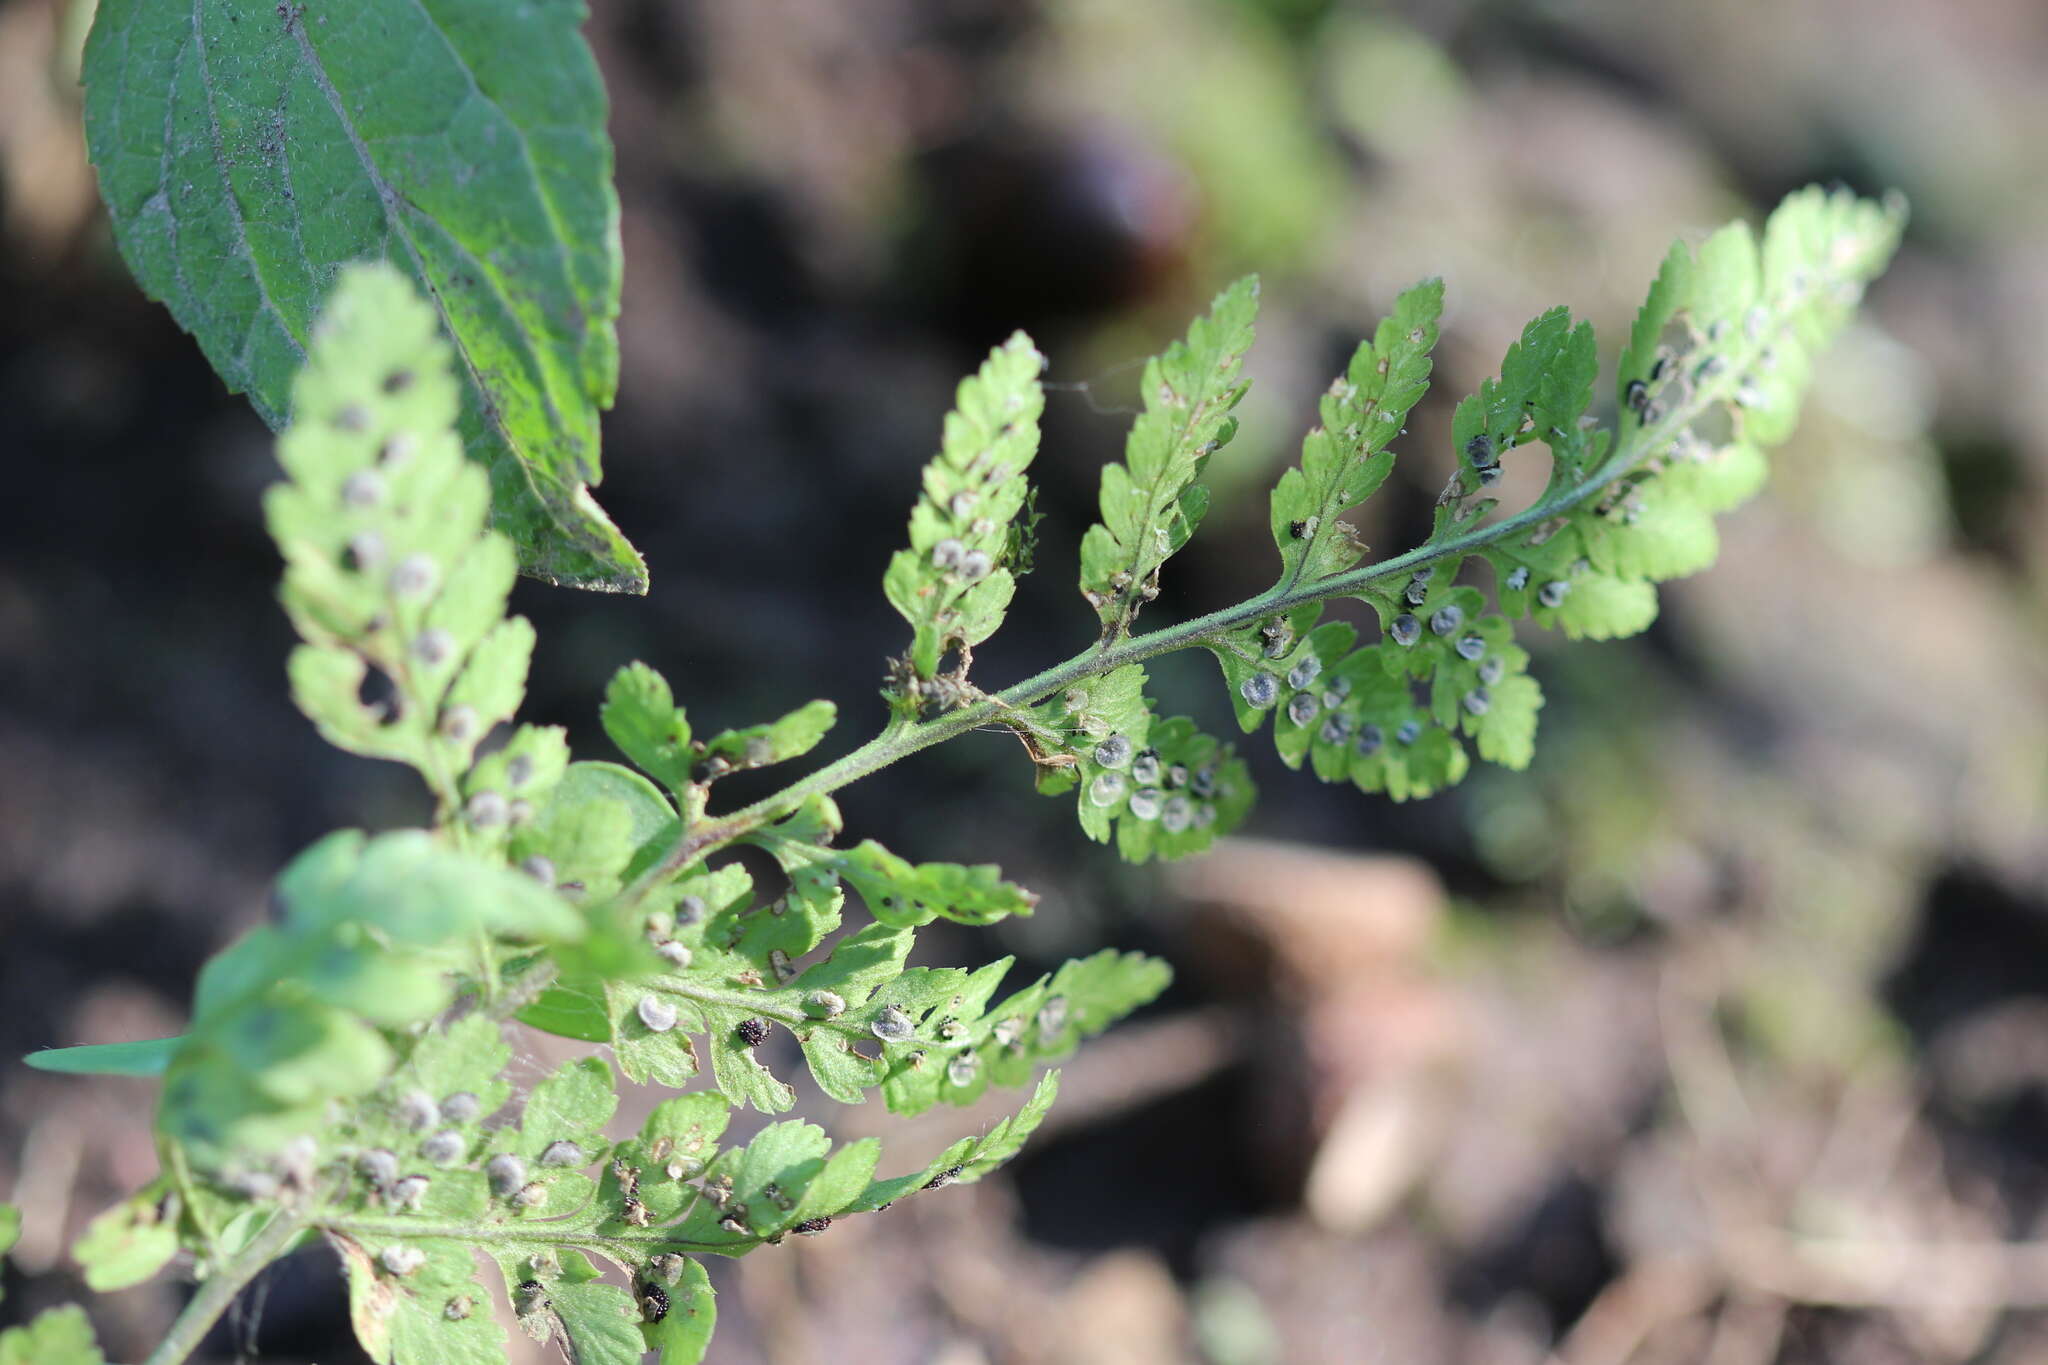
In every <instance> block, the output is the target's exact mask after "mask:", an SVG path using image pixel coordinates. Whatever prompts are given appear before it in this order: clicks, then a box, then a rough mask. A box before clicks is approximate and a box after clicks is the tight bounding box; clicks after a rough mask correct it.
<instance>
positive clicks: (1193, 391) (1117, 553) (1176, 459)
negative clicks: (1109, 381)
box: [1081, 277, 1259, 641]
mask: <svg viewBox="0 0 2048 1365" xmlns="http://www.w3.org/2000/svg"><path fill="white" fill-rule="evenodd" d="M1258 300H1259V284H1258V281H1257V280H1256V279H1254V278H1251V277H1247V278H1245V279H1242V280H1239V281H1238V282H1237V283H1236V284H1234V285H1232V286H1230V288H1228V289H1226V290H1224V291H1223V292H1222V293H1221V294H1218V295H1217V296H1216V301H1215V302H1214V303H1213V304H1212V305H1211V306H1210V310H1209V314H1208V316H1206V317H1203V318H1198V319H1197V320H1196V321H1195V324H1194V326H1193V327H1191V328H1190V329H1189V330H1188V335H1187V339H1186V340H1185V341H1176V342H1175V343H1174V344H1173V345H1171V346H1169V347H1168V348H1167V349H1166V353H1165V354H1164V355H1161V356H1159V357H1157V358H1156V359H1154V360H1151V361H1148V362H1147V363H1146V365H1145V374H1144V378H1143V380H1142V381H1141V383H1140V386H1139V398H1140V401H1141V402H1142V403H1143V405H1144V406H1143V409H1142V411H1141V412H1140V414H1139V416H1138V420H1137V421H1136V422H1135V423H1133V424H1132V426H1131V434H1130V439H1129V440H1128V441H1127V442H1126V443H1125V447H1124V459H1123V463H1121V464H1113V465H1109V466H1107V467H1105V468H1104V469H1103V471H1102V493H1101V497H1100V504H1101V511H1102V520H1101V521H1100V522H1098V523H1096V524H1095V525H1093V526H1091V527H1089V528H1088V531H1087V533H1086V534H1085V535H1084V536H1083V537H1082V538H1081V595H1082V597H1084V598H1086V599H1087V601H1088V604H1089V605H1090V606H1092V607H1094V608H1095V614H1096V615H1097V616H1098V617H1099V618H1100V619H1101V621H1102V638H1103V639H1104V640H1105V641H1108V640H1114V639H1116V638H1118V637H1119V636H1122V635H1125V634H1128V633H1129V631H1130V628H1131V622H1132V621H1133V620H1134V619H1136V617H1137V615H1138V611H1139V609H1140V608H1141V607H1143V606H1144V604H1145V603H1147V602H1149V601H1151V600H1152V599H1153V598H1154V597H1155V596H1157V595H1158V592H1159V567H1160V565H1162V564H1164V563H1165V562H1166V560H1167V559H1168V557H1169V556H1171V555H1172V554H1173V553H1174V552H1175V551H1177V550H1179V549H1180V547H1181V546H1183V545H1185V544H1187V542H1188V538H1189V537H1190V536H1192V535H1193V534H1194V533H1195V528H1196V527H1197V526H1199V525H1200V524H1201V521H1202V515H1203V513H1204V512H1206V511H1207V510H1208V507H1209V490H1208V489H1207V488H1205V487H1203V486H1202V485H1201V484H1199V483H1197V482H1195V480H1196V479H1197V478H1199V477H1200V475H1201V473H1202V466H1203V465H1205V464H1207V463H1208V461H1209V457H1210V456H1211V455H1213V454H1214V453H1215V452H1216V451H1217V450H1219V449H1221V448H1222V447H1223V446H1224V445H1226V444H1228V443H1229V441H1230V438H1231V437H1232V436H1234V435H1236V434H1237V419H1236V418H1234V417H1232V416H1231V415H1230V413H1231V409H1233V408H1235V407H1236V406H1237V403H1238V400H1239V399H1241V398H1243V397H1244V394H1245V388H1246V385H1245V384H1244V382H1243V380H1242V378H1241V376H1242V373H1243V369H1244V356H1245V352H1246V351H1248V350H1250V349H1251V344H1252V319H1253V317H1254V316H1255V315H1256V314H1257V312H1258Z"/></svg>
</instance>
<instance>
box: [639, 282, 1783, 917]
mask: <svg viewBox="0 0 2048 1365" xmlns="http://www.w3.org/2000/svg"><path fill="white" fill-rule="evenodd" d="M1785 326H1786V323H1785V320H1784V319H1783V318H1780V319H1779V320H1778V327H1777V329H1775V331H1782V330H1783V329H1784V327H1785ZM1775 331H1774V332H1772V333H1766V335H1765V336H1764V337H1762V338H1761V339H1759V340H1756V341H1752V342H1751V343H1750V346H1751V350H1752V352H1753V353H1754V352H1760V351H1762V350H1763V349H1765V348H1766V347H1767V346H1768V345H1769V344H1770V342H1771V341H1772V340H1774V339H1775ZM1751 358H1753V355H1752V357H1751ZM1744 368H1745V367H1744V366H1743V365H1741V364H1731V365H1729V366H1727V367H1725V372H1726V375H1728V376H1732V375H1734V374H1738V373H1740V372H1741V371H1742V370H1743V369H1744ZM1734 387H1735V381H1734V379H1733V378H1732V377H1722V378H1719V379H1716V380H1713V381H1710V382H1708V383H1703V384H1700V385H1698V386H1697V387H1696V388H1695V389H1694V390H1693V392H1692V396H1691V398H1690V400H1689V401H1687V402H1684V403H1679V404H1674V405H1673V407H1672V409H1671V411H1669V412H1667V413H1665V414H1664V415H1663V416H1662V417H1661V418H1659V419H1658V420H1657V421H1656V422H1654V423H1651V424H1649V425H1647V426H1643V427H1640V428H1638V429H1637V430H1636V432H1635V433H1634V436H1633V438H1632V439H1630V440H1628V441H1626V442H1624V443H1621V444H1619V445H1618V446H1617V447H1616V449H1615V451H1614V453H1613V454H1611V455H1609V456H1608V457H1607V459H1606V460H1605V461H1603V462H1602V463H1601V464H1600V465H1599V466H1598V467H1597V468H1595V469H1594V470H1593V472H1592V473H1591V474H1589V475H1587V476H1586V477H1585V478H1584V479H1582V480H1581V481H1579V482H1578V483H1575V484H1568V485H1566V486H1565V487H1564V488H1562V489H1560V490H1558V491H1557V492H1556V493H1555V494H1554V495H1553V496H1551V497H1549V498H1546V499H1544V500H1542V501H1541V502H1538V503H1536V504H1534V505H1532V506H1530V507H1527V508H1524V509H1523V510H1522V511H1520V512H1517V513H1514V514H1513V515H1511V516H1507V517H1503V518H1501V519H1500V520H1499V521H1495V522H1489V523H1486V524H1484V525H1481V526H1477V527H1474V528H1473V529H1472V530H1470V531H1467V532H1465V533H1464V534H1462V535H1457V536H1452V537H1450V538H1448V539H1446V540H1442V541H1438V542H1435V543H1430V544H1424V545H1419V546H1417V547H1416V548H1414V549H1412V550H1409V551H1408V552H1406V553H1405V554H1399V555H1395V556H1394V557H1393V558H1391V559H1383V560H1380V561H1378V562H1376V563H1373V564H1366V565H1361V566H1359V567H1357V568H1354V569H1347V570H1345V571H1344V572H1342V573H1336V574H1330V575H1328V576H1326V577H1323V578H1319V579H1315V580H1312V581H1310V582H1307V583H1298V582H1297V583H1290V582H1288V581H1286V580H1285V579H1283V580H1282V581H1281V582H1280V583H1278V584H1276V585H1275V586H1273V587H1272V588H1269V589H1268V590H1267V591H1265V592H1263V593H1261V594H1259V595H1258V596H1257V597H1253V598H1249V599H1247V600H1245V601H1243V602H1239V603H1237V604H1235V605H1234V606H1229V607H1224V608H1222V609H1221V610H1219V611H1213V612H1210V613H1209V614H1208V615H1206V616H1198V617H1196V618H1194V619H1193V620H1190V621H1183V622H1181V623H1180V624H1179V625H1174V626H1167V627H1164V628H1162V629H1160V630H1155V631H1149V632H1147V633H1145V634H1143V635H1134V636H1127V637H1124V638H1123V639H1121V640H1111V641H1105V642H1103V643H1101V644H1099V645H1095V646H1091V647H1090V648H1088V649H1085V650H1083V651H1082V652H1081V653H1079V654H1076V655H1075V656H1074V657H1073V658H1071V659H1068V660H1066V661H1065V662H1064V663H1059V664H1055V665H1053V666H1052V667H1051V668H1048V669H1046V670H1044V671H1043V672H1041V673H1038V674H1035V675H1033V676H1032V677H1029V678H1026V679H1025V680H1024V681H1022V682H1020V683H1017V684H1015V685H1014V686H1012V687H1009V688H1006V689H1005V690H1004V691H1002V692H1000V693H998V694H996V695H994V696H991V697H988V698H987V699H985V700H982V701H978V702H973V703H970V704H969V705H966V706H963V707H960V708H959V709H957V710H953V711H949V712H947V713H946V714H944V715H942V716H936V717H934V718H932V719H931V720H926V721H909V720H902V719H899V720H897V721H894V722H892V723H891V724H890V725H889V726H888V727H887V728H885V729H884V730H883V731H882V733H881V734H879V735H877V736H875V738H873V739H871V740H869V741H868V742H867V743H866V744H863V745H861V746H860V747H859V748H857V749H854V750H853V751H851V752H850V753H847V754H845V755H844V756H842V757H841V758H838V759H836V760H834V761H833V762H831V763H828V764H826V765H825V766H824V767H822V768H820V769H818V770H817V771H816V772H814V773H812V774H810V775H809V776H808V777H804V778H802V779H799V780H798V781H796V782H794V783H792V784H790V785H789V786H788V787H785V788H784V789H782V790H781V791H779V792H776V793H775V794H774V795H772V796H768V797H764V798H763V799H761V800H759V801H756V802H754V803H753V804H752V805H750V806H743V807H741V808H740V809H738V810H735V811H732V812H729V813H728V814H725V815H722V816H717V817H714V818H712V819H709V820H704V821H701V822H699V823H697V824H696V825H694V826H690V827H686V828H685V829H684V830H683V831H682V832H681V833H680V834H679V835H678V836H677V839H676V841H675V843H674V844H673V845H672V846H671V847H670V848H669V850H668V851H667V852H666V853H665V854H664V855H663V856H662V858H661V859H660V860H659V861H658V862H656V863H655V864H653V865H652V866H650V867H649V868H648V869H647V870H646V871H645V872H644V873H642V874H641V875H640V876H639V877H638V878H636V879H635V880H634V881H633V882H632V883H631V884H630V885H628V886H627V887H626V888H625V890H624V891H622V892H621V893H620V897H619V899H620V902H621V903H622V904H625V905H632V904H634V903H637V902H638V901H639V900H640V898H641V897H643V896H645V895H646V894H647V893H648V892H649V891H651V890H653V889H654V888H655V887H656V886H658V885H660V884H661V883H662V882H664V881H666V880H668V879H669V878H671V877H673V876H675V875H676V874H677V873H678V872H681V871H682V870H684V869H685V868H687V867H690V866H691V865H692V864H694V863H695V862H697V860H698V859H700V858H702V857H704V856H705V855H707V854H709V853H712V852H715V851H716V850H718V849H720V848H722V847H724V846H725V845H727V844H729V843H732V842H733V841H734V840H736V839H740V838H743V837H745V836H746V835H747V834H749V833H751V832H753V831H754V830H757V829H760V828H761V827H762V826H764V825H767V824H769V823H771V822H772V821H774V820H777V819H779V818H781V817H782V816H784V815H787V814H788V813H789V812H791V811H793V810H795V809H796V808H797V807H798V806H800V805H802V804H803V802H804V801H805V800H806V799H808V798H810V797H812V796H819V795H823V794H825V793H828V792H833V791H837V790H838V789H839V788H841V787H844V786H847V785H849V784H851V783H853V782H856V781H858V780H859V779H861V778H863V777H866V776H868V775H869V774H870V773H875V772H879V771H880V770H881V769H883V768H886V767H888V766H889V765H890V764H892V763H896V762H898V761H899V760H901V759H905V758H908V757H909V756H910V755H912V754H914V753H917V752H918V751H919V750H921V749H928V748H930V747H931V746H933V745H935V744H939V743H943V742H944V741H946V740H949V739H952V738H954V737H955V736H958V735H961V734H964V733H966V732H967V731H969V730H974V729H978V728H980V727H983V726H987V725H990V724H997V725H1001V724H1005V723H1006V721H1005V713H1006V712H1010V711H1021V710H1022V709H1023V708H1025V707H1029V706H1033V705H1036V704H1037V703H1039V702H1041V701H1044V700H1045V699H1046V698H1048V697H1050V696H1052V695H1053V694H1055V693H1057V692H1061V691H1063V690H1065V689H1066V688H1069V687H1072V686H1074V685H1075V684H1077V683H1081V682H1085V681H1086V680H1088V679H1089V678H1093V677H1097V676H1100V675H1102V674H1105V673H1112V672H1114V671H1115V670H1117V669H1119V668H1122V667H1124V666H1125V665H1126V664H1135V663H1143V662H1144V661H1146V660H1147V659H1155V658H1158V657H1159V656H1160V655H1162V654H1171V653H1174V652H1176V651H1178V650H1183V649H1192V648H1195V647H1197V646H1201V645H1204V644H1207V643H1209V642H1210V641H1212V640H1216V639H1220V638H1222V637H1225V636H1228V635H1230V634H1231V633H1232V632H1234V631H1238V630H1241V629H1243V628H1244V627H1245V626H1248V625H1250V624H1252V623H1254V622H1256V621H1259V620H1262V619H1264V618H1267V617H1270V616H1275V615H1278V614H1280V613H1283V612H1285V611H1287V610H1289V609H1290V608H1293V607H1298V606H1301V605H1303V604H1305V603H1309V602H1320V601H1326V600H1328V599H1330V598H1336V597H1349V596H1353V595H1355V594H1357V593H1360V592H1362V591H1364V590H1365V589H1366V588H1368V587H1371V586H1372V585H1374V584H1376V583H1380V582H1382V581H1384V580H1388V579H1394V580H1397V581H1404V582H1405V581H1406V580H1407V578H1408V577H1410V576H1411V575H1413V574H1414V573H1415V572H1417V571H1418V570H1421V569H1426V568H1429V567H1431V566H1433V565H1436V564H1438V563H1440V562H1442V561H1444V560H1447V559H1462V558H1464V557H1466V556H1469V555H1471V554H1474V553H1476V552H1478V551H1480V550H1483V549H1485V548H1487V547H1488V546H1490V545H1496V544H1499V543H1501V542H1503V541H1510V540H1514V539H1515V538H1517V537H1518V536H1522V535H1527V534H1530V533H1532V532H1534V531H1535V529H1536V528H1537V527H1539V526H1541V525H1542V524H1543V523H1545V522H1547V521H1550V520H1551V519H1553V518H1555V517H1558V516H1561V515H1563V514H1564V513H1566V512H1568V511H1570V510H1571V509H1573V508H1574V507H1577V506H1578V505H1579V504H1581V503H1583V502H1585V501H1587V500H1588V499H1590V498H1594V497H1596V496H1598V495H1600V494H1602V493H1604V492H1606V491H1607V490H1608V489H1610V488H1612V487H1613V486H1614V484H1615V482H1616V481H1617V480H1620V479H1622V478H1625V477H1626V476H1627V475H1629V474H1630V473H1632V472H1633V471H1634V470H1635V469H1636V468H1637V467H1638V466H1640V465H1642V464H1643V463H1644V462H1645V461H1647V460H1648V459H1649V458H1650V457H1651V456H1652V455H1653V454H1655V453H1657V452H1658V451H1661V450H1664V449H1666V448H1668V447H1669V446H1670V445H1671V443H1672V441H1673V440H1674V439H1675V438H1676V436H1677V435H1678V433H1679V432H1681V431H1683V430H1684V429H1685V428H1686V427H1687V426H1688V425H1690V424H1691V423H1692V422H1693V421H1694V420H1696V419H1697V418H1699V417H1700V416H1702V415H1703V414H1704V413H1705V412H1707V411H1708V410H1709V409H1710V408H1712V407H1714V406H1715V405H1716V404H1719V403H1722V402H1726V401H1727V400H1728V399H1729V398H1730V397H1732V395H1733V391H1734Z"/></svg>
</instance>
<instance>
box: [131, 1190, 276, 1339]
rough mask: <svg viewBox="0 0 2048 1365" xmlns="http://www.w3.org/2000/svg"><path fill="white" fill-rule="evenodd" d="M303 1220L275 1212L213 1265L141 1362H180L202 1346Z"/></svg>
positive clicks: (274, 1258)
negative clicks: (244, 1242)
mask: <svg viewBox="0 0 2048 1365" xmlns="http://www.w3.org/2000/svg"><path fill="white" fill-rule="evenodd" d="M305 1226H306V1225H305V1222H304V1220H303V1219H302V1218H301V1217H300V1216H299V1215H298V1214H296V1213H293V1212H291V1211H289V1210H286V1209H280V1210H278V1212H277V1213H276V1214H274V1215H272V1217H271V1219H270V1221H269V1222H268V1223H266V1224H265V1225H264V1227H263V1231H261V1232H259V1233H257V1234H256V1236H255V1238H254V1239H253V1240H252V1241H250V1243H249V1244H248V1245H247V1246H245V1247H243V1248H242V1249H241V1250H240V1251H238V1252H236V1253H235V1254H234V1256H232V1257H230V1258H229V1259H228V1260H227V1261H226V1262H224V1263H222V1264H220V1265H218V1266H216V1267H214V1271H213V1274H212V1275H211V1276H210V1277H208V1278H207V1279H206V1280H205V1281H203V1282H202V1283H201V1284H200V1286H199V1292H198V1293H196V1294H194V1295H193V1296H192V1298H191V1301H190V1302H188V1303H187V1304H186V1305H185V1311H184V1312H182V1313H180V1314H178V1320H177V1321H176V1322H174V1323H172V1324H171V1330H170V1331H168V1332H166V1333H165V1334H164V1339H163V1340H162V1341H160V1342H158V1343H157V1348H156V1349H155V1350H154V1351H151V1352H150V1353H149V1358H148V1359H147V1360H145V1361H143V1363H142V1365H178V1362H180V1361H182V1360H185V1359H186V1358H188V1357H189V1356H190V1355H191V1354H192V1353H193V1352H194V1351H196V1350H198V1349H199V1344H200V1343H201V1342H203V1341H205V1340H206V1334H207V1333H208V1332H210V1331H212V1330H213V1324H214V1323H216V1322H218V1321H220V1315H221V1314H223V1313H225V1312H227V1311H228V1305H229V1304H231V1303H233V1302H234V1301H235V1295H237V1294H239V1293H241V1292H242V1288H243V1286H244V1285H246V1284H248V1283H249V1281H251V1280H253V1279H255V1278H256V1275H257V1272H258V1271H260V1270H262V1269H263V1267H265V1266H267V1265H269V1264H270V1263H271V1262H272V1261H274V1260H276V1259H277V1258H278V1257H279V1256H282V1255H283V1254H284V1249H285V1248H286V1247H288V1246H290V1245H291V1243H292V1239H293V1238H295V1237H297V1236H298V1235H299V1233H300V1232H302V1231H304V1230H305Z"/></svg>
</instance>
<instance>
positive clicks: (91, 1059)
mask: <svg viewBox="0 0 2048 1365" xmlns="http://www.w3.org/2000/svg"><path fill="white" fill-rule="evenodd" d="M184 1041H185V1040H184V1038H183V1037H182V1036H180V1037H177V1038H149V1039H144V1040H141V1041H138V1042H133V1043H88V1044H86V1045H84V1046H82V1047H52V1048H44V1049H43V1050H42V1051H41V1052H31V1053H29V1054H28V1056H26V1057H24V1058H22V1060H23V1061H24V1062H27V1063H28V1064H29V1065H30V1066H32V1067H34V1068H36V1069H37V1070H38V1071H63V1072H68V1073H69V1074H71V1075H74V1076H161V1075H163V1074H164V1068H165V1067H167V1066H169V1065H170V1064H171V1057H172V1055H173V1054H174V1053H176V1052H177V1050H178V1047H179V1045H180V1044H182V1043H183V1042H184Z"/></svg>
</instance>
